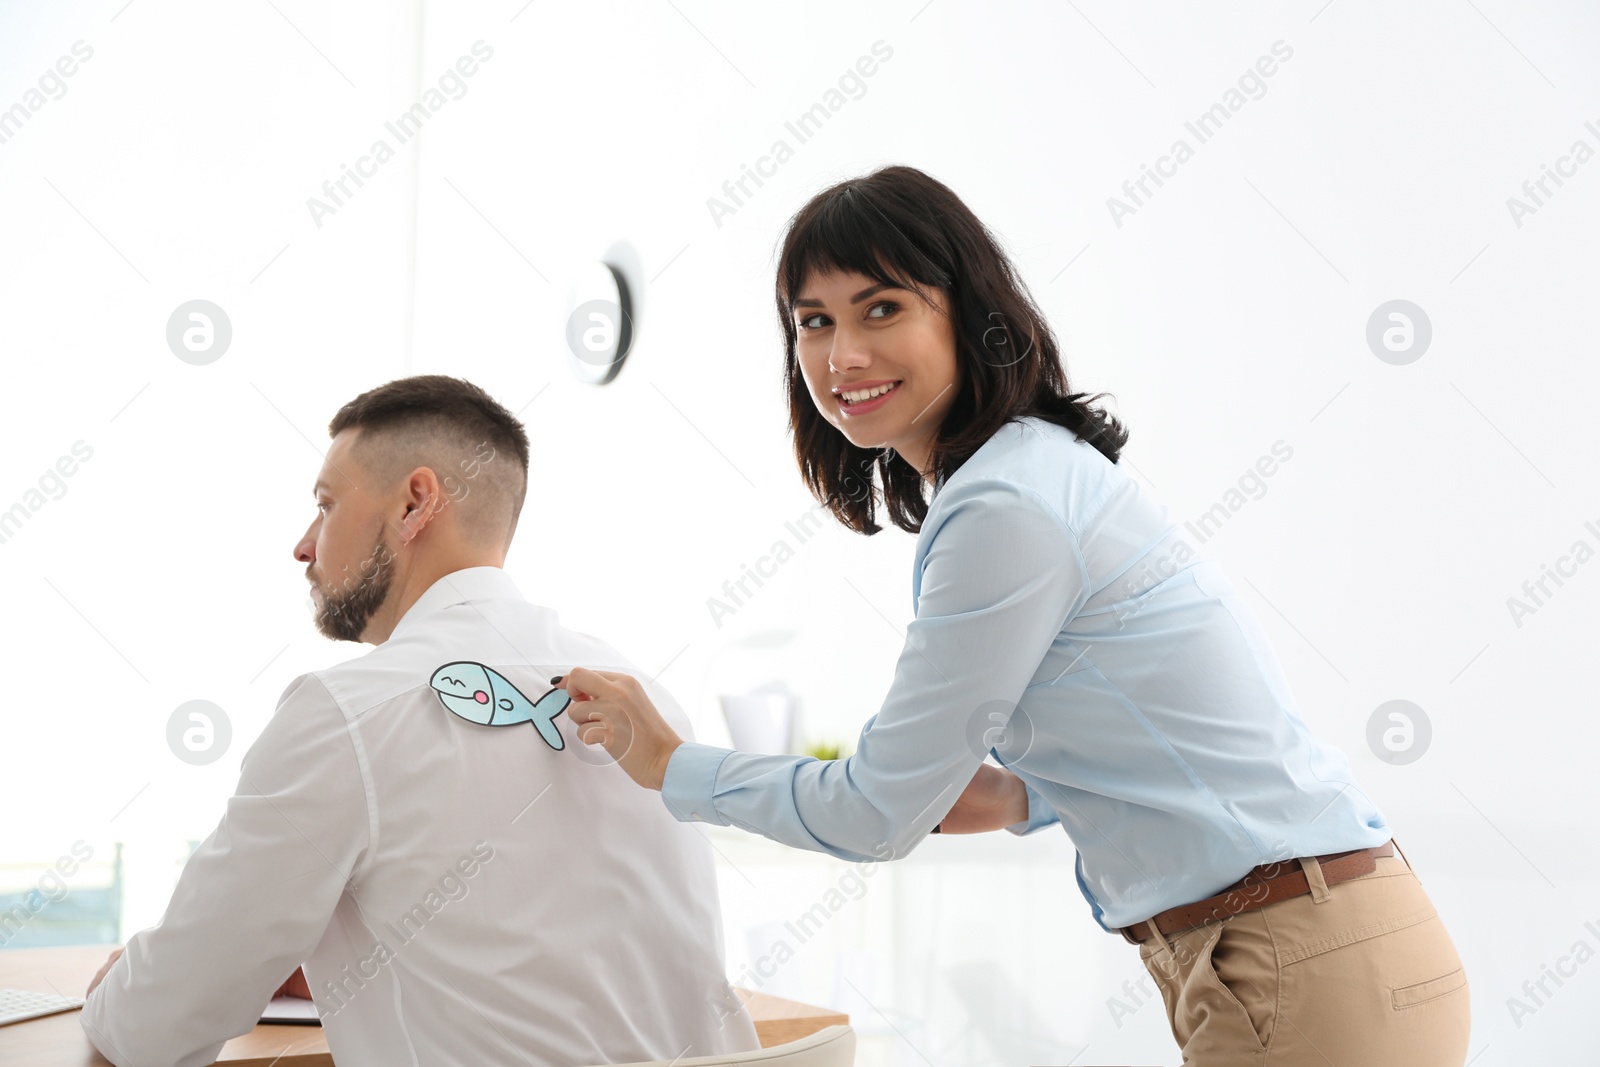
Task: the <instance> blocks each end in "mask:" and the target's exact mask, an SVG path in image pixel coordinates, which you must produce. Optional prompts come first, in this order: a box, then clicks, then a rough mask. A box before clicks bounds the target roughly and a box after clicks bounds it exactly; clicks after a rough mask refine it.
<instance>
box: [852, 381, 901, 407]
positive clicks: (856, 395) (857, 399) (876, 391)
mask: <svg viewBox="0 0 1600 1067" xmlns="http://www.w3.org/2000/svg"><path fill="white" fill-rule="evenodd" d="M899 384H900V383H899V382H890V383H889V384H888V385H878V386H874V387H873V388H871V389H852V390H848V391H845V392H841V393H840V394H839V396H840V397H841V398H842V399H843V400H844V402H845V403H847V404H859V403H861V401H863V400H871V399H872V398H873V397H875V396H882V395H883V394H884V393H887V392H888V391H889V390H891V389H893V388H894V387H895V386H897V385H899Z"/></svg>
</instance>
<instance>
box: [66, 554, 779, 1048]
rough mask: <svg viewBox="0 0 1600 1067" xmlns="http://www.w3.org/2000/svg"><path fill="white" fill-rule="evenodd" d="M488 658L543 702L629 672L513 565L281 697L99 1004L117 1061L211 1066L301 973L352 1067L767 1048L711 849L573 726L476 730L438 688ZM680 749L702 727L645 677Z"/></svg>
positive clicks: (458, 579)
mask: <svg viewBox="0 0 1600 1067" xmlns="http://www.w3.org/2000/svg"><path fill="white" fill-rule="evenodd" d="M462 661H467V662H473V663H477V664H481V665H483V666H486V667H488V668H490V669H491V670H493V671H494V672H496V673H498V674H499V675H501V676H502V677H503V678H504V679H506V680H508V681H509V682H510V683H511V684H513V685H514V686H516V688H517V689H518V690H519V691H520V692H521V693H522V694H523V695H524V696H525V697H526V698H527V699H528V700H530V701H537V700H538V699H539V698H540V697H542V696H543V695H544V694H545V693H547V692H548V691H549V690H550V688H551V686H550V684H549V679H550V678H551V676H553V675H556V674H560V673H562V672H564V671H566V670H568V669H570V668H572V667H574V666H585V667H595V668H598V669H602V670H606V669H611V670H619V671H625V672H627V673H630V674H634V675H636V676H641V680H642V675H640V672H639V671H638V670H637V669H636V668H634V667H633V666H632V665H631V664H629V663H628V662H627V661H626V660H624V659H623V658H622V657H621V656H620V655H618V653H617V652H616V651H615V650H613V649H612V648H611V647H610V646H608V645H606V644H605V643H604V642H602V641H599V640H597V639H595V638H593V637H590V636H588V635H585V634H580V633H576V632H573V631H571V630H568V629H566V628H565V627H563V626H562V625H561V624H560V622H559V621H558V619H557V617H556V614H555V612H553V611H551V610H549V609H547V608H543V607H540V606H538V605H535V604H531V603H529V602H528V601H527V600H525V599H524V598H523V597H522V595H521V594H520V593H519V592H518V590H517V588H516V586H515V585H514V584H513V583H512V581H511V579H510V578H509V577H508V576H507V575H506V574H505V572H504V571H502V570H500V569H499V568H497V567H472V568H467V569H464V570H459V571H456V572H454V573H452V574H449V575H446V576H445V577H443V578H441V579H439V580H438V581H437V582H436V583H434V584H433V585H432V586H431V587H430V588H429V589H428V590H427V592H425V593H424V594H423V595H422V597H421V598H420V599H418V600H417V602H416V603H415V604H413V605H412V607H411V608H410V609H409V610H408V611H407V612H406V613H405V615H404V616H403V617H402V618H401V619H400V621H399V623H398V624H397V625H396V627H395V630H394V632H393V634H392V635H391V637H390V638H389V640H388V641H386V642H384V643H383V644H382V645H380V646H378V647H377V648H375V649H373V650H372V651H371V652H369V653H367V654H366V655H364V656H361V657H359V658H357V659H353V660H350V661H348V662H346V663H342V664H339V665H338V666H335V667H332V668H330V669H328V670H323V671H315V672H312V673H310V674H306V675H302V676H301V677H299V678H297V679H295V681H294V682H293V683H291V684H290V685H289V687H288V689H287V690H286V691H285V692H284V694H283V697H282V698H281V700H280V701H279V704H278V708H277V711H276V712H275V714H274V715H273V717H272V719H271V720H270V722H269V723H268V724H267V726H266V728H265V729H264V730H263V731H262V733H261V736H260V737H259V738H258V739H257V740H256V742H255V744H254V745H252V746H251V748H250V750H249V751H248V752H247V753H246V754H245V757H244V760H243V763H242V766H241V769H240V777H239V786H238V789H237V791H236V792H235V794H234V796H233V797H231V798H230V799H229V801H228V806H227V810H226V813H225V814H224V816H223V818H222V821H221V822H220V823H219V824H218V826H217V828H216V830H215V831H213V832H212V834H211V836H210V837H208V838H207V839H206V840H205V841H204V842H202V843H201V844H200V846H199V848H198V849H196V851H195V853H194V854H193V856H191V857H190V859H189V862H188V864H187V865H186V866H185V868H184V870H183V873H182V875H181V876H180V878H179V880H178V885H177V888H176V889H175V890H174V892H173V895H172V900H171V902H170V903H169V904H168V906H167V911H166V914H165V915H164V916H163V918H162V920H161V921H160V922H159V923H158V924H157V925H155V926H153V927H151V928H150V929H147V930H143V931H141V932H139V933H137V934H135V935H134V936H133V937H132V938H130V939H129V941H128V944H127V951H126V953H125V954H124V955H123V957H122V958H121V959H120V960H118V961H117V963H116V964H115V965H114V966H113V967H112V968H111V970H110V972H109V973H108V974H107V975H106V978H105V981H104V982H103V983H102V984H101V985H100V987H99V988H97V989H96V990H95V992H94V994H93V995H92V996H90V997H89V998H88V1002H87V1003H86V1004H85V1005H84V1010H83V1013H82V1023H83V1027H84V1029H85V1031H86V1032H87V1033H88V1034H89V1036H90V1039H91V1040H92V1041H93V1042H94V1044H95V1045H96V1046H97V1047H98V1048H99V1049H100V1050H101V1052H102V1053H104V1054H105V1056H106V1057H107V1058H108V1059H110V1060H111V1061H112V1062H113V1063H116V1064H118V1065H119V1067H133V1065H138V1067H147V1065H151V1064H174V1065H178V1067H199V1065H202V1064H209V1063H211V1062H212V1061H213V1060H214V1059H215V1057H216V1056H217V1054H218V1052H219V1051H220V1049H221V1048H222V1045H223V1043H224V1042H225V1041H226V1040H227V1039H228V1038H230V1037H233V1036H236V1035H238V1034H241V1033H244V1032H246V1031H248V1030H249V1029H250V1028H251V1027H252V1026H253V1025H254V1024H255V1022H256V1019H257V1018H258V1017H259V1015H260V1013H261V1011H262V1009H263V1007H264V1006H265V1005H266V1003H267V1000H268V999H269V998H270V997H271V996H272V993H273V991H274V990H276V989H277V987H278V986H279V985H280V984H281V983H282V982H283V981H284V980H285V979H286V978H287V977H288V976H289V975H290V973H291V972H292V971H293V970H294V968H295V967H296V966H298V965H301V964H302V963H303V964H304V967H305V974H306V978H307V980H308V982H309V983H310V986H311V990H312V993H313V995H314V997H315V1000H316V1003H317V1008H318V1012H319V1014H320V1015H321V1016H322V1020H323V1026H324V1030H325V1033H326V1036H327V1039H328V1045H329V1048H330V1050H331V1052H332V1054H333V1057H334V1060H335V1062H337V1063H338V1064H339V1065H340V1067H360V1065H365V1064H371V1065H374V1067H378V1065H381V1067H397V1065H404V1064H415V1065H428V1064H449V1063H461V1064H518V1065H524V1067H526V1065H529V1064H534V1065H538V1067H543V1065H545V1064H550V1065H562V1067H572V1065H576V1064H595V1063H617V1062H627V1061H630V1060H648V1059H672V1058H674V1057H684V1058H687V1057H692V1056H705V1055H720V1054H726V1053H731V1052H740V1051H746V1050H750V1049H754V1048H757V1047H758V1042H757V1040H756V1036H755V1029H754V1026H753V1025H752V1023H751V1020H750V1017H749V1015H748V1013H747V1012H746V1011H745V1010H744V1008H743V1006H742V1004H741V1002H740V1000H739V998H738V996H737V994H736V993H734V991H733V990H732V988H731V987H730V986H729V985H728V983H727V980H726V977H725V972H724V969H723V954H722V950H723V946H722V931H721V919H720V912H719V907H718V900H717V887H716V876H715V871H714V869H713V865H712V860H711V853H710V847H709V845H708V843H707V842H706V841H705V840H704V839H703V838H702V837H701V836H700V832H699V831H698V829H697V828H695V827H694V826H692V825H689V824H686V823H680V822H678V821H677V820H676V819H674V818H673V817H672V815H671V814H670V813H669V812H668V810H667V808H666V807H665V805H663V804H662V803H661V798H660V797H659V796H657V795H656V794H655V793H653V792H651V791H649V790H645V789H640V788H639V787H638V786H636V785H635V784H634V783H633V782H632V781H631V780H630V779H629V778H628V776H627V775H626V774H625V773H624V772H623V771H622V769H621V768H620V767H617V766H616V765H615V764H614V763H612V762H611V760H610V758H609V757H608V756H607V755H606V754H605V753H604V751H603V750H601V749H599V748H590V747H589V746H587V745H584V744H583V743H582V742H580V741H579V740H578V739H577V736H576V732H575V730H574V728H573V724H572V722H571V720H570V718H569V717H568V716H566V715H565V714H563V715H560V716H559V717H557V718H556V719H555V725H556V727H557V729H558V730H559V733H560V735H561V737H562V739H563V741H564V747H563V748H562V749H561V750H560V751H557V750H555V749H553V748H552V747H551V746H550V745H549V744H548V743H547V742H546V741H544V740H543V739H541V737H540V734H539V731H538V730H537V729H536V728H535V727H534V726H533V725H532V724H530V723H527V722H523V723H520V724H517V725H514V726H504V727H497V726H484V725H478V724H476V723H473V722H468V721H466V720H465V719H463V718H460V717H458V716H457V715H455V714H452V713H451V712H450V711H448V710H446V707H445V704H444V702H443V701H442V700H441V699H440V697H439V696H438V694H437V693H436V692H435V691H434V690H433V689H432V688H431V687H430V679H431V678H432V677H433V675H434V673H435V671H436V670H437V669H438V668H440V667H442V666H444V665H446V664H449V663H454V662H462ZM646 688H647V691H648V692H649V694H650V697H651V699H652V701H653V702H654V703H655V705H656V707H657V708H659V709H660V710H661V712H662V714H663V715H664V716H665V717H666V718H667V720H668V721H669V722H670V723H671V724H672V726H673V727H674V729H676V730H677V731H678V733H679V734H680V735H681V736H683V737H684V738H686V739H687V738H690V736H691V729H690V726H689V723H688V720H687V718H686V717H685V716H684V714H683V712H682V710H681V709H680V708H679V707H678V705H677V703H676V702H675V701H673V699H672V697H671V696H670V694H668V693H667V692H666V691H665V690H663V689H661V688H660V687H659V686H656V685H654V684H650V683H646Z"/></svg>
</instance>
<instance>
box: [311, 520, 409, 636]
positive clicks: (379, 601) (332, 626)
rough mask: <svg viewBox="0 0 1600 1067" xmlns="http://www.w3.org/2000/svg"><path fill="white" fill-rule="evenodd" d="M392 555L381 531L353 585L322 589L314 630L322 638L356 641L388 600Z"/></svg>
mask: <svg viewBox="0 0 1600 1067" xmlns="http://www.w3.org/2000/svg"><path fill="white" fill-rule="evenodd" d="M393 563H394V552H393V551H391V550H390V548H389V546H388V545H387V544H385V543H384V540H383V529H382V527H379V529H378V539H377V541H376V542H375V543H374V544H373V546H372V551H371V552H370V553H368V555H367V558H366V560H364V561H363V562H362V564H361V566H360V568H359V572H358V574H357V575H356V577H355V584H354V585H353V586H352V585H350V579H348V578H347V579H346V580H345V586H346V588H345V589H343V590H342V591H333V592H330V591H329V590H327V589H323V588H322V586H321V585H320V584H319V585H318V588H319V589H322V604H321V606H319V607H318V608H317V615H316V622H317V629H318V630H319V631H321V633H322V635H323V636H324V637H329V638H332V639H333V640H335V641H359V640H361V635H362V634H363V633H364V632H365V631H366V629H367V624H368V623H369V622H371V621H372V617H373V616H374V615H376V614H377V613H378V609H379V608H381V607H383V603H384V601H386V600H388V599H389V587H390V586H391V585H392V584H394V567H393V566H392V564H393Z"/></svg>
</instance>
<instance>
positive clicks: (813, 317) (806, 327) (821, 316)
mask: <svg viewBox="0 0 1600 1067" xmlns="http://www.w3.org/2000/svg"><path fill="white" fill-rule="evenodd" d="M825 318H827V316H826V315H824V314H822V313H821V312H820V311H819V312H817V313H816V314H814V315H805V316H802V317H801V319H800V321H799V326H800V328H801V329H802V330H815V329H820V328H821V327H820V326H810V325H807V324H808V323H810V322H812V321H814V320H816V319H825Z"/></svg>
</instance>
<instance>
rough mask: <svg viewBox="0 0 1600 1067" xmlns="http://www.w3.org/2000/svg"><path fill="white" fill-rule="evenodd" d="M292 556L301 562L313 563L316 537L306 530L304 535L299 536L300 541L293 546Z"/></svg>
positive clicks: (315, 557)
mask: <svg viewBox="0 0 1600 1067" xmlns="http://www.w3.org/2000/svg"><path fill="white" fill-rule="evenodd" d="M294 558H295V559H297V560H299V561H300V562H301V563H315V562H316V561H317V539H316V538H315V537H313V536H311V531H310V530H307V531H306V532H305V536H303V537H301V538H300V543H299V544H297V545H295V546H294Z"/></svg>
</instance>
